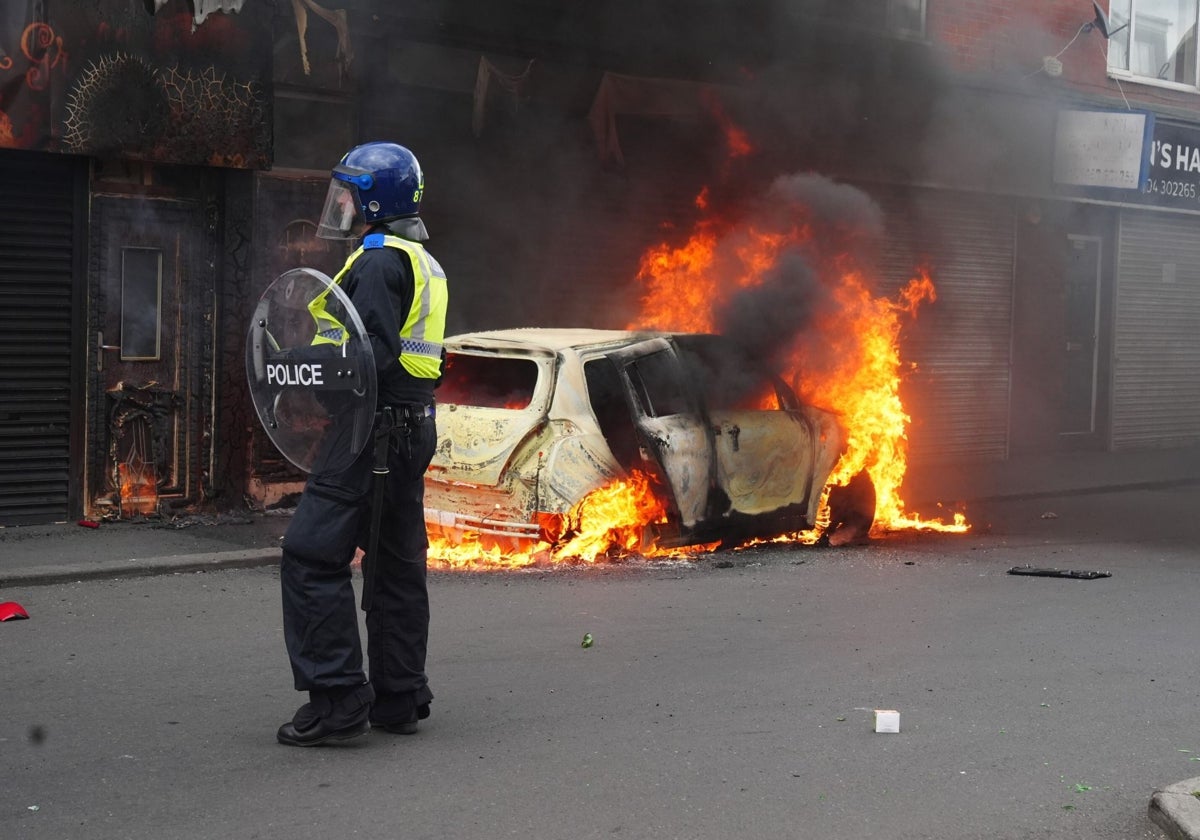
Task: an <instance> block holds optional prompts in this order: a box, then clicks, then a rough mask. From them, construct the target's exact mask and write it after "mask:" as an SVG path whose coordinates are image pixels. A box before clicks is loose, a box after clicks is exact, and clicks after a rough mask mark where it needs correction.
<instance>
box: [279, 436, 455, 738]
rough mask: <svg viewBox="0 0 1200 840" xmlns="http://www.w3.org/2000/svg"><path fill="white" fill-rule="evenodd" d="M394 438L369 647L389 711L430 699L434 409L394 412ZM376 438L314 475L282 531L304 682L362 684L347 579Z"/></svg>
mask: <svg viewBox="0 0 1200 840" xmlns="http://www.w3.org/2000/svg"><path fill="white" fill-rule="evenodd" d="M389 443H390V445H389V448H388V470H389V471H388V474H387V476H386V477H385V480H386V485H385V492H384V502H383V510H382V516H381V531H380V537H379V548H378V552H377V554H378V556H377V557H369V558H366V561H365V562H368V563H372V562H373V563H375V571H374V575H375V588H374V593H373V597H372V603H371V608H370V610H369V611H368V613H367V617H366V625H367V657H368V660H369V663H370V683H371V685H372V687H373V688H374V690H375V695H376V698H377V705H379V706H380V707H382V708H385V709H388V710H389V712H388V714H389V715H390V716H393V717H404V716H405V710H407V709H413V708H415V707H419V706H421V705H423V704H426V703H428V702H429V701H430V700H432V699H433V694H432V692H430V690H429V684H428V679H427V677H426V675H425V653H426V648H427V645H428V640H429V594H428V590H427V588H426V583H425V561H426V553H427V550H428V548H429V540H428V536H427V534H426V531H425V514H424V506H425V505H424V501H425V483H424V474H425V470H426V468H427V467H428V466H429V462H430V461H431V460H432V458H433V452H434V448H435V447H436V445H437V430H436V428H435V425H434V420H433V418H432V417H419V418H417V419H415V420H412V421H408V422H406V421H404V420H403V418H398V425H397V427H396V428H395V429H394V430H393V431H392V432H391V435H390V442H389ZM374 458H375V453H374V447H373V445H372V443H371V442H368V443H367V446H366V447H365V448H364V449H363V452H362V453H361V454H360V455H359V457H358V458H357V459H356V460H355V461H354V463H353V464H351V465H350V466H349V467H348V468H346V469H345V470H343V471H341V472H337V473H313V474H312V475H310V476H309V479H308V483H307V484H306V485H305V488H304V493H303V494H302V495H301V497H300V503H299V505H298V506H297V507H296V511H295V513H294V514H293V515H292V521H291V523H289V525H288V528H287V531H286V532H285V534H284V538H283V561H282V564H281V566H280V581H281V584H282V591H283V634H284V641H285V643H286V645H287V652H288V658H289V659H290V660H291V665H292V675H293V677H294V679H295V685H296V689H297V690H299V691H317V692H320V691H323V690H328V689H337V688H342V687H347V686H356V685H361V684H362V683H363V682H365V681H367V676H366V675H365V674H364V671H363V655H362V645H361V642H360V639H359V632H358V606H357V603H356V601H355V596H354V586H353V583H352V581H351V561H352V560H353V559H354V554H355V549H356V548H358V547H361V548H363V549H364V550H366V549H367V546H368V542H369V540H368V537H369V532H370V523H371V497H372V492H371V490H372V480H373V478H374V474H373V472H372V462H373V461H374Z"/></svg>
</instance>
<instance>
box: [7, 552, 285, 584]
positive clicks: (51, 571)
mask: <svg viewBox="0 0 1200 840" xmlns="http://www.w3.org/2000/svg"><path fill="white" fill-rule="evenodd" d="M278 562H279V549H278V548H265V549H264V548H259V549H248V550H244V551H222V552H216V553H213V552H208V553H203V554H172V555H167V556H163V557H131V558H129V559H127V560H111V561H107V562H103V563H88V564H87V565H83V564H78V563H76V564H70V565H62V566H43V567H41V568H38V569H28V570H24V571H13V572H3V571H0V589H3V588H5V587H14V586H44V585H47V584H53V583H70V582H73V581H79V580H105V579H113V578H132V577H151V576H153V575H169V574H180V573H184V572H204V571H212V570H215V569H244V568H251V567H254V566H269V565H274V564H278Z"/></svg>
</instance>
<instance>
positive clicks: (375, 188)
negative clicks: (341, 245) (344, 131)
mask: <svg viewBox="0 0 1200 840" xmlns="http://www.w3.org/2000/svg"><path fill="white" fill-rule="evenodd" d="M424 192H425V176H424V175H423V174H422V173H421V164H420V163H418V162H417V158H416V156H415V155H414V154H413V153H412V152H410V151H409V150H408V149H406V148H404V147H403V146H401V145H398V144H396V143H382V142H379V143H364V144H363V145H361V146H355V147H354V148H353V149H351V150H350V151H348V152H346V154H345V156H344V157H342V160H341V162H340V163H338V165H337V166H335V167H334V168H333V171H332V173H331V177H330V180H329V191H328V192H327V193H326V194H325V207H324V208H323V209H322V211H321V220H320V222H319V223H318V224H317V236H319V237H321V238H323V239H350V238H351V237H353V236H355V235H356V231H355V223H356V222H363V223H365V224H367V225H374V224H387V223H391V224H393V225H395V226H396V227H397V228H398V229H397V231H396V232H397V233H398V234H400V235H403V236H405V237H406V238H408V239H415V240H417V241H421V240H425V239H428V238H429V234H428V233H427V232H426V230H425V224H424V222H422V221H421V219H420V217H419V214H420V212H421V198H422V195H423V194H424Z"/></svg>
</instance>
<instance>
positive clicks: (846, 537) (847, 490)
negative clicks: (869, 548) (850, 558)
mask: <svg viewBox="0 0 1200 840" xmlns="http://www.w3.org/2000/svg"><path fill="white" fill-rule="evenodd" d="M874 523H875V482H873V481H871V476H870V475H869V474H868V473H867V471H866V470H865V469H864V470H860V471H859V472H858V474H856V475H855V476H854V477H853V478H852V479H850V481H849V482H847V483H846V484H838V485H835V486H833V487H830V488H829V524H828V525H827V526H826V527H825V530H824V531H822V532H821V537H820V540H819V542H820V543H822V544H823V545H856V544H861V543H865V542H867V541H868V540H869V539H870V535H871V526H872V525H873V524H874Z"/></svg>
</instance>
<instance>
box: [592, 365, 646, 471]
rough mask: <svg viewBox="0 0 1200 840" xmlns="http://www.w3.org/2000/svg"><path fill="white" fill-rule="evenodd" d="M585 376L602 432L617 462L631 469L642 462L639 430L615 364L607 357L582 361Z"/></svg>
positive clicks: (593, 408) (593, 409)
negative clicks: (635, 424) (634, 422)
mask: <svg viewBox="0 0 1200 840" xmlns="http://www.w3.org/2000/svg"><path fill="white" fill-rule="evenodd" d="M583 375H584V379H585V380H586V381H587V390H588V402H589V403H590V404H591V406H592V413H593V414H594V415H596V422H597V423H598V424H599V425H600V433H601V434H603V435H604V439H605V441H607V443H608V448H609V449H610V450H611V451H612V454H613V457H614V458H616V459H617V463H619V464H621V466H623V467H625V468H626V469H632V468H633V467H634V466H636V465H637V463H638V461H639V453H638V437H637V429H636V427H635V426H634V425H633V418H632V417H631V416H630V413H629V402H628V397H627V396H626V394H625V388H624V386H623V385H622V383H621V374H620V373H618V372H617V365H616V363H615V362H613V360H612V359H610V358H609V357H608V356H600V357H598V358H595V359H589V360H587V361H586V362H584V363H583Z"/></svg>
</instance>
